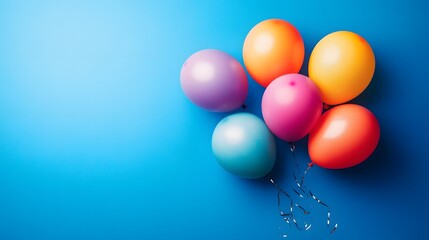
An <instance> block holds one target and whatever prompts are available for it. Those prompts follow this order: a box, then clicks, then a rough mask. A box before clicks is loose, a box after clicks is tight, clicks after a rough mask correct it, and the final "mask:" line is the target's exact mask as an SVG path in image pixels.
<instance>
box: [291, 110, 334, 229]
mask: <svg viewBox="0 0 429 240" xmlns="http://www.w3.org/2000/svg"><path fill="white" fill-rule="evenodd" d="M325 105H326V104H325ZM326 106H327V108H329V107H330V106H329V105H326ZM289 147H290V150H291V152H292V157H293V159H294V162H295V165H296V170H297V171H298V174H299V178H300V181H298V178H297V176H296V173H295V170H294V171H293V176H294V180H295V183H296V185H297V186H298V188H299V189H300V190H301V191H302V192H303V193H306V191H305V189H307V190H308V194H306V195H307V196H310V197H311V198H312V199H314V200H315V201H316V202H317V203H318V204H320V205H321V206H324V207H326V208H327V210H328V212H327V219H326V224H327V227H328V228H330V231H329V232H330V233H334V232H335V231H336V230H337V229H338V223H336V224H335V225H334V226H333V227H332V228H331V208H330V207H329V206H328V204H326V203H325V202H323V201H322V200H320V198H318V197H317V196H316V195H314V194H313V192H312V191H311V190H310V188H309V187H308V186H305V185H304V181H305V176H306V175H307V173H308V172H309V171H310V169H311V168H312V167H313V166H314V164H313V163H312V162H310V163H308V165H307V168H306V169H305V171H304V173H301V169H300V167H299V164H298V160H297V158H296V155H295V145H294V144H293V143H289ZM294 190H295V189H294ZM300 195H301V194H300Z"/></svg>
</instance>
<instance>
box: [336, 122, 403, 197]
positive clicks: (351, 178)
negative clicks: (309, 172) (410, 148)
mask: <svg viewBox="0 0 429 240" xmlns="http://www.w3.org/2000/svg"><path fill="white" fill-rule="evenodd" d="M393 132H394V131H389V129H386V128H382V129H381V136H380V141H379V143H378V146H377V148H376V150H375V151H374V153H373V154H372V155H371V156H370V157H369V158H368V159H367V160H366V161H365V162H363V163H361V164H359V165H357V166H355V167H352V168H347V169H342V170H332V175H331V176H333V177H334V178H340V179H341V181H346V182H349V183H350V184H355V185H359V186H364V187H365V188H366V189H368V190H371V189H372V190H375V191H379V190H381V189H383V187H385V186H391V185H392V184H394V183H399V182H400V181H403V179H404V178H405V177H406V175H407V174H406V173H407V172H409V170H407V168H410V167H409V166H408V165H407V164H405V163H406V162H405V161H403V159H406V158H407V157H409V156H407V155H408V153H407V152H406V150H405V148H403V147H402V146H401V143H398V142H396V141H395V140H396V139H397V138H395V136H394V134H392V133H393Z"/></svg>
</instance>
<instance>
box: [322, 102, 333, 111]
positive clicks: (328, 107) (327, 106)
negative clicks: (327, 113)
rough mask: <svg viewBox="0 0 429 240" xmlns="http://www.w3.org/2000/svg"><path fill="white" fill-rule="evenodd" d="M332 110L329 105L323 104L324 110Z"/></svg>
mask: <svg viewBox="0 0 429 240" xmlns="http://www.w3.org/2000/svg"><path fill="white" fill-rule="evenodd" d="M330 108H331V105H328V104H326V103H324V104H323V109H325V110H328V109H330Z"/></svg>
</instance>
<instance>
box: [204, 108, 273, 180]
mask: <svg viewBox="0 0 429 240" xmlns="http://www.w3.org/2000/svg"><path fill="white" fill-rule="evenodd" d="M212 149H213V154H214V156H215V158H216V159H217V161H218V163H219V164H220V165H221V166H222V167H223V168H224V169H225V170H226V171H228V172H230V173H232V174H235V175H237V176H240V177H243V178H260V177H263V176H265V175H267V174H268V173H269V172H270V171H271V169H272V168H273V166H274V162H275V158H276V145H275V141H274V137H273V135H272V134H271V132H270V130H268V128H267V126H266V125H265V123H264V122H263V121H262V120H261V119H260V118H258V117H257V116H255V115H253V114H250V113H236V114H233V115H230V116H227V117H225V118H224V119H222V120H221V121H220V122H219V123H218V125H217V126H216V128H215V130H214V132H213V137H212Z"/></svg>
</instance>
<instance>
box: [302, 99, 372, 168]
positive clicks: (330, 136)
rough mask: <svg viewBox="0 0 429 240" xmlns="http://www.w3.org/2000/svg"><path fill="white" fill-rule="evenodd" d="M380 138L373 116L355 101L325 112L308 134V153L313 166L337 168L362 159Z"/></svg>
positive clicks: (348, 165)
mask: <svg viewBox="0 0 429 240" xmlns="http://www.w3.org/2000/svg"><path fill="white" fill-rule="evenodd" d="M379 139H380V126H379V124H378V121H377V118H376V117H375V116H374V114H372V113H371V111H369V110H368V109H366V108H364V107H362V106H359V105H356V104H344V105H339V106H336V107H334V108H332V109H330V110H328V111H327V112H325V113H324V114H323V115H322V117H321V118H320V119H319V121H318V122H317V123H316V125H315V127H314V128H313V130H312V131H311V133H310V136H309V139H308V152H309V155H310V158H311V160H312V161H313V163H315V164H316V165H318V166H320V167H323V168H329V169H341V168H349V167H353V166H355V165H357V164H359V163H361V162H363V161H365V160H366V159H367V158H368V157H369V156H370V155H371V154H372V152H374V150H375V148H376V147H377V144H378V141H379Z"/></svg>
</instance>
